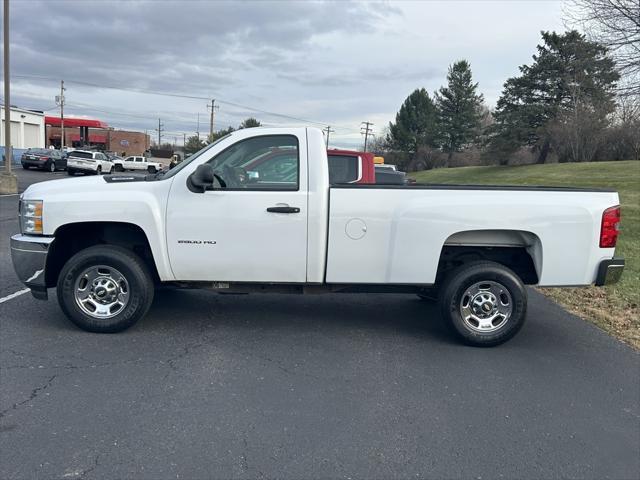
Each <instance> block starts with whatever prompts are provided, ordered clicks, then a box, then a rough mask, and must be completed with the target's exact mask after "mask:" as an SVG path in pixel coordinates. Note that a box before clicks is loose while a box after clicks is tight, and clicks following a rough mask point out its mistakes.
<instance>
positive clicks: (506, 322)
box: [440, 261, 527, 347]
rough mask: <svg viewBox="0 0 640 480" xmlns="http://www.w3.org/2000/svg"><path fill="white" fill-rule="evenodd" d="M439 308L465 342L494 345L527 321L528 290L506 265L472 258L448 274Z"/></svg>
mask: <svg viewBox="0 0 640 480" xmlns="http://www.w3.org/2000/svg"><path fill="white" fill-rule="evenodd" d="M440 308H441V312H442V318H443V320H444V321H445V322H446V324H447V326H448V327H449V328H450V329H451V331H452V332H453V333H454V334H455V335H457V336H458V337H459V338H460V339H461V340H462V341H463V342H465V343H466V344H468V345H473V346H476V347H493V346H496V345H500V344H501V343H504V342H506V341H507V340H509V339H511V338H512V337H513V336H514V335H515V334H516V333H518V331H520V329H521V328H522V326H523V325H524V322H525V319H526V314H527V292H526V290H525V287H524V285H523V284H522V281H521V280H520V278H518V276H517V275H516V274H515V273H514V272H513V271H511V270H510V269H508V268H507V267H505V266H503V265H501V264H499V263H495V262H487V261H477V262H471V263H468V264H465V265H462V266H460V267H458V268H456V269H455V270H453V271H452V272H451V273H450V274H449V275H448V276H447V277H446V279H445V281H444V284H443V286H442V290H441V291H440Z"/></svg>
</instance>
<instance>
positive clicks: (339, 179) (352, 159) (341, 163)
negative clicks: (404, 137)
mask: <svg viewBox="0 0 640 480" xmlns="http://www.w3.org/2000/svg"><path fill="white" fill-rule="evenodd" d="M327 157H328V159H329V182H330V183H331V184H332V185H335V184H340V183H359V184H364V183H376V184H378V185H380V184H387V185H404V184H405V183H407V181H406V178H405V175H406V174H405V173H404V172H398V171H396V170H395V169H391V168H385V166H384V165H376V164H375V162H374V154H373V153H369V152H358V151H355V150H333V149H332V150H327Z"/></svg>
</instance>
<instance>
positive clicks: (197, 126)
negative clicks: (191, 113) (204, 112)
mask: <svg viewBox="0 0 640 480" xmlns="http://www.w3.org/2000/svg"><path fill="white" fill-rule="evenodd" d="M196 135H197V136H198V140H200V112H198V123H197V125H196Z"/></svg>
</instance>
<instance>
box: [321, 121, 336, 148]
mask: <svg viewBox="0 0 640 480" xmlns="http://www.w3.org/2000/svg"><path fill="white" fill-rule="evenodd" d="M322 131H323V132H325V133H326V134H327V138H326V140H327V145H326V146H327V150H328V149H329V134H330V133H334V132H335V130H334V129H333V128H331V125H327V126H326V127H325V128H323V129H322Z"/></svg>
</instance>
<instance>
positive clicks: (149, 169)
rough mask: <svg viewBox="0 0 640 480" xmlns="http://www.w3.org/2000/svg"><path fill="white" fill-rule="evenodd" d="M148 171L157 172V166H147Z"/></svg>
mask: <svg viewBox="0 0 640 480" xmlns="http://www.w3.org/2000/svg"><path fill="white" fill-rule="evenodd" d="M147 172H148V173H156V172H157V170H156V167H148V168H147Z"/></svg>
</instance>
